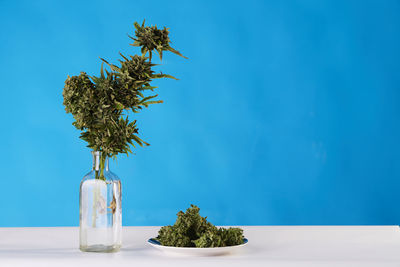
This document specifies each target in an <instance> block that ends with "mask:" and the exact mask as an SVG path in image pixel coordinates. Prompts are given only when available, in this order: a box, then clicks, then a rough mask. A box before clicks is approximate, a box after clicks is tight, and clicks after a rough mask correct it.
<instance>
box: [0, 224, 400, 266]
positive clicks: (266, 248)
mask: <svg viewBox="0 0 400 267" xmlns="http://www.w3.org/2000/svg"><path fill="white" fill-rule="evenodd" d="M158 229H159V227H124V228H123V248H122V249H121V251H120V252H117V253H90V252H86V253H83V252H81V251H80V250H79V249H78V238H79V236H78V228H77V227H50V228H0V266H1V267H8V266H10V267H18V266H40V267H46V266H68V267H79V266H85V267H87V266H97V267H100V266H111V267H117V266H118V267H119V266H130V267H142V266H174V267H175V266H176V267H179V266H185V267H196V266H202V267H211V266H230V267H234V266H246V267H248V266H265V267H267V266H278V267H280V266H296V267H301V266H307V267H312V266H363V267H366V266H379V267H383V266H400V230H399V227H398V226H244V227H243V229H244V234H245V236H246V237H247V238H248V239H249V243H248V245H247V246H246V247H244V248H243V249H242V250H241V252H240V253H238V254H231V255H224V256H216V257H180V256H175V257H171V256H167V255H165V254H163V253H162V252H160V251H158V250H155V249H154V248H152V247H151V246H149V245H148V244H147V243H146V241H147V239H148V238H150V237H154V236H156V235H157V231H158Z"/></svg>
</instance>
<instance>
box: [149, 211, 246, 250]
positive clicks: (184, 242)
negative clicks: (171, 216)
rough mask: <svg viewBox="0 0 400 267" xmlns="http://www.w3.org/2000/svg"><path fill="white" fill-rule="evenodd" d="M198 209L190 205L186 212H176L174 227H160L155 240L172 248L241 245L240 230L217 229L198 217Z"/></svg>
mask: <svg viewBox="0 0 400 267" xmlns="http://www.w3.org/2000/svg"><path fill="white" fill-rule="evenodd" d="M199 211H200V209H199V208H198V207H197V206H195V205H191V206H190V208H188V209H187V210H186V212H185V213H184V212H182V211H180V212H178V214H177V216H178V218H177V220H176V222H175V224H174V225H168V226H164V227H161V229H160V231H159V232H158V236H157V238H156V239H157V240H158V241H159V242H160V243H161V245H164V246H173V247H199V248H209V247H225V246H235V245H240V244H243V238H244V237H243V230H242V229H240V228H228V229H226V228H222V227H221V228H217V227H215V226H214V225H213V224H211V223H210V222H208V221H207V217H202V216H200V213H199Z"/></svg>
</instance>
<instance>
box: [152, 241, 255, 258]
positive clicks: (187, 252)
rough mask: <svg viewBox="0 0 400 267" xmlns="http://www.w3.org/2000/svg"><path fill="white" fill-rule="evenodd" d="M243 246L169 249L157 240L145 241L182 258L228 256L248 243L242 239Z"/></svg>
mask: <svg viewBox="0 0 400 267" xmlns="http://www.w3.org/2000/svg"><path fill="white" fill-rule="evenodd" d="M243 242H244V243H243V244H241V245H237V246H229V247H218V248H187V247H170V246H163V245H161V244H160V242H158V241H157V240H155V239H153V238H150V239H149V240H147V243H149V244H150V245H151V246H152V247H154V248H156V249H158V250H161V251H163V252H164V253H166V254H170V255H182V256H218V255H224V254H230V253H234V252H236V250H238V249H240V248H243V247H244V246H245V245H246V244H247V243H248V242H249V241H248V240H247V239H246V238H244V239H243Z"/></svg>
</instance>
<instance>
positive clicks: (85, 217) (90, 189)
mask: <svg viewBox="0 0 400 267" xmlns="http://www.w3.org/2000/svg"><path fill="white" fill-rule="evenodd" d="M92 155H93V169H92V171H91V172H89V173H88V174H86V175H85V177H83V179H82V182H81V185H80V193H79V213H80V217H79V245H80V246H79V248H80V250H82V251H87V252H116V251H119V249H120V248H121V243H122V238H121V234H122V233H121V231H122V210H121V182H120V180H119V178H118V177H117V176H116V175H115V174H114V173H112V172H111V171H110V170H109V167H108V157H107V156H106V155H104V154H102V153H101V152H100V151H94V152H92Z"/></svg>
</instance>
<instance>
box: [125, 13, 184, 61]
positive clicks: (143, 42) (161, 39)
mask: <svg viewBox="0 0 400 267" xmlns="http://www.w3.org/2000/svg"><path fill="white" fill-rule="evenodd" d="M134 25H135V28H136V31H135V35H136V38H134V37H131V36H129V38H131V39H132V40H133V41H134V42H133V44H131V45H132V46H141V47H142V49H141V50H142V54H143V55H144V54H146V53H147V52H149V57H150V60H151V54H152V51H153V50H156V51H157V52H158V54H159V56H160V59H162V52H163V51H170V52H172V53H175V54H177V55H179V56H181V57H184V56H183V55H182V54H181V53H179V51H177V50H175V49H173V48H172V47H171V46H170V45H169V43H170V42H171V41H170V39H169V37H168V34H169V31H168V29H167V28H165V27H164V29H162V30H160V29H158V28H157V26H151V27H145V26H144V20H143V23H142V26H140V25H139V24H138V23H137V22H135V23H134ZM184 58H186V57H184Z"/></svg>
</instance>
